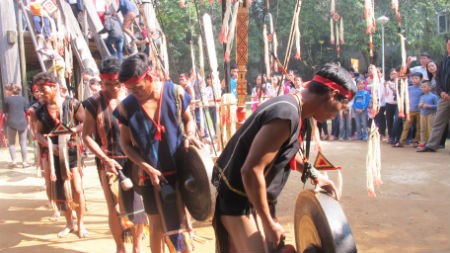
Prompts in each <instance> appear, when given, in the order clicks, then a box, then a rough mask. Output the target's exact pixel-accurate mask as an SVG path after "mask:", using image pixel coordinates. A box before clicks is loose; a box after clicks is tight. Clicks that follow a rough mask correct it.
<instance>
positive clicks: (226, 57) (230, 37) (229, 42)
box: [224, 1, 239, 62]
mask: <svg viewBox="0 0 450 253" xmlns="http://www.w3.org/2000/svg"><path fill="white" fill-rule="evenodd" d="M238 10H239V1H236V3H235V4H234V7H233V15H232V18H231V24H230V29H229V31H228V35H227V48H226V50H225V55H224V60H225V61H226V62H230V55H231V47H232V46H233V40H234V37H235V34H236V20H237V14H238Z"/></svg>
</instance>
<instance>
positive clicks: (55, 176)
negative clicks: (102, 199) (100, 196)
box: [33, 72, 88, 238]
mask: <svg viewBox="0 0 450 253" xmlns="http://www.w3.org/2000/svg"><path fill="white" fill-rule="evenodd" d="M33 83H34V84H35V85H37V86H38V87H39V88H38V89H40V90H41V92H42V98H43V101H44V104H43V105H42V106H41V107H39V108H38V109H36V111H35V116H36V119H37V120H36V122H35V123H36V124H35V125H34V126H35V128H36V131H35V132H36V139H37V140H38V142H39V144H40V145H41V146H42V147H43V156H44V157H46V158H47V159H45V167H46V169H45V174H46V176H49V177H50V180H51V182H53V183H51V184H50V187H51V188H52V189H51V190H50V193H51V195H52V200H54V201H55V202H56V204H57V205H58V208H59V209H60V210H62V211H65V212H64V216H65V218H66V227H65V228H64V229H63V230H62V231H61V232H59V233H58V237H65V236H67V235H68V234H69V233H70V232H72V231H73V230H74V224H73V223H74V221H73V218H72V210H75V211H76V214H77V217H76V218H77V222H78V236H79V237H80V238H83V237H86V236H87V234H88V231H87V230H86V228H85V226H84V212H85V209H86V203H85V198H84V191H83V184H82V176H83V172H82V166H80V160H79V155H78V153H79V145H78V144H79V143H80V140H79V139H78V140H77V134H78V133H80V132H81V130H82V128H83V120H84V109H83V107H82V106H81V103H80V102H78V101H77V100H76V99H73V98H70V97H64V96H62V95H61V93H60V92H61V91H60V89H61V87H60V85H59V83H58V79H57V78H56V76H55V75H53V73H50V72H42V73H39V74H37V75H36V76H35V77H34V78H33ZM77 148H78V149H77ZM43 159H44V158H43Z"/></svg>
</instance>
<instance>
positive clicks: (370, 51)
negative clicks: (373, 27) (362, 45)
mask: <svg viewBox="0 0 450 253" xmlns="http://www.w3.org/2000/svg"><path fill="white" fill-rule="evenodd" d="M369 55H370V57H373V39H372V34H371V33H370V34H369Z"/></svg>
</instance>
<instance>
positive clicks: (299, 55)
mask: <svg viewBox="0 0 450 253" xmlns="http://www.w3.org/2000/svg"><path fill="white" fill-rule="evenodd" d="M299 14H300V13H299ZM294 22H295V24H294V25H295V59H297V60H300V59H302V51H301V48H300V36H301V35H300V24H299V15H297V16H296V17H295V21H294Z"/></svg>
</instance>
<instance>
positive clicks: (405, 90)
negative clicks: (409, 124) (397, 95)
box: [402, 78, 410, 121]
mask: <svg viewBox="0 0 450 253" xmlns="http://www.w3.org/2000/svg"><path fill="white" fill-rule="evenodd" d="M402 88H403V94H404V97H405V114H406V115H405V116H406V120H408V121H409V120H410V118H409V92H408V80H407V79H406V78H405V79H402Z"/></svg>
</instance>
